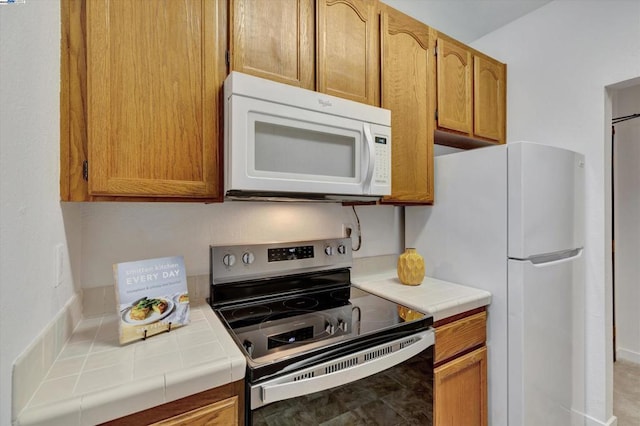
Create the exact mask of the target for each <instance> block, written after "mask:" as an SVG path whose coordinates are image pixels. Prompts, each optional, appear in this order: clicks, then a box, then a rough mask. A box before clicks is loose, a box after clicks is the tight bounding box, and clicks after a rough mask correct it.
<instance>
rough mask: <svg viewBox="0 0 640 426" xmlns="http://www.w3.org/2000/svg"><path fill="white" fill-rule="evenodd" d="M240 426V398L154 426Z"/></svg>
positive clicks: (207, 406) (209, 406) (172, 418)
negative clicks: (238, 425)
mask: <svg viewBox="0 0 640 426" xmlns="http://www.w3.org/2000/svg"><path fill="white" fill-rule="evenodd" d="M237 424H238V397H237V396H234V397H231V398H227V399H225V400H222V401H218V402H215V403H213V404H209V405H205V406H204V407H201V408H197V409H195V410H191V411H189V412H186V413H184V414H180V415H177V416H174V417H171V418H169V419H166V420H162V421H160V422H157V423H152V425H157V426H170V425H171V426H177V425H192V426H205V425H206V426H218V425H219V426H227V425H237Z"/></svg>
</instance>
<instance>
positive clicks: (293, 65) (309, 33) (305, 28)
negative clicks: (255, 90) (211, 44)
mask: <svg viewBox="0 0 640 426" xmlns="http://www.w3.org/2000/svg"><path fill="white" fill-rule="evenodd" d="M229 4H230V7H229V22H230V24H229V35H230V40H229V54H230V65H231V69H232V70H234V71H240V72H243V73H246V74H251V75H255V76H257V77H262V78H266V79H269V80H275V81H278V82H280V83H286V84H290V85H292V86H299V87H303V88H305V89H309V90H315V2H314V0H269V1H264V0H230V2H229Z"/></svg>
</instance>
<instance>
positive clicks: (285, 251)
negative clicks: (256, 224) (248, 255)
mask: <svg viewBox="0 0 640 426" xmlns="http://www.w3.org/2000/svg"><path fill="white" fill-rule="evenodd" d="M310 258H313V246H297V247H281V248H270V249H268V250H267V260H268V261H269V262H280V261H283V260H296V259H310Z"/></svg>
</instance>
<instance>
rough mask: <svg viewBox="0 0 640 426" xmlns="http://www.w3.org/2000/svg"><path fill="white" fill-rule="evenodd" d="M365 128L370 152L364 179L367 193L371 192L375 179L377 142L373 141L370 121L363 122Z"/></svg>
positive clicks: (365, 137) (365, 136)
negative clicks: (372, 182)
mask: <svg viewBox="0 0 640 426" xmlns="http://www.w3.org/2000/svg"><path fill="white" fill-rule="evenodd" d="M363 128H364V139H365V140H366V141H367V151H368V154H369V158H368V161H367V172H366V176H365V179H364V182H363V183H364V190H365V194H370V193H371V181H372V179H373V169H374V167H375V162H376V151H375V144H374V143H373V135H372V133H371V126H370V125H369V123H364V124H363Z"/></svg>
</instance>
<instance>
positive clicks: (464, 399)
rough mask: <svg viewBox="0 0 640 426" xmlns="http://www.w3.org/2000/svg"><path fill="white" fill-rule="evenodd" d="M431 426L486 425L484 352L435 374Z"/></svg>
mask: <svg viewBox="0 0 640 426" xmlns="http://www.w3.org/2000/svg"><path fill="white" fill-rule="evenodd" d="M433 412H434V419H435V421H434V426H452V425H474V426H486V425H487V418H488V417H487V348H486V347H482V348H480V349H477V350H475V351H473V352H471V353H468V354H466V355H464V356H461V357H459V358H456V359H455V360H453V361H451V362H448V363H446V364H444V365H442V366H440V367H437V368H436V369H435V370H434V395H433Z"/></svg>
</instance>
